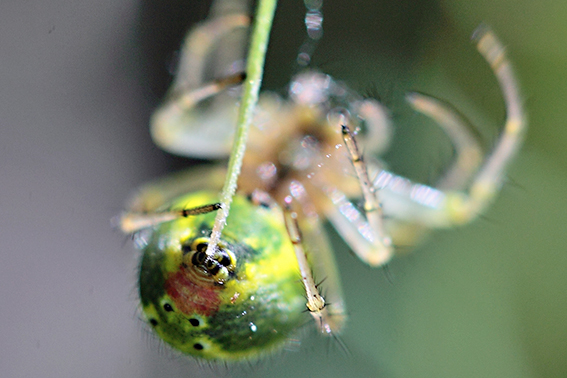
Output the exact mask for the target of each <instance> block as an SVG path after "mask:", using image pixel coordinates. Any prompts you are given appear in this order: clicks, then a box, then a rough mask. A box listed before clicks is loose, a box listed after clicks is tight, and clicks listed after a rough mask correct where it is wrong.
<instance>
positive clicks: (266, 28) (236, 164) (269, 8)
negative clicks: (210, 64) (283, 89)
mask: <svg viewBox="0 0 567 378" xmlns="http://www.w3.org/2000/svg"><path fill="white" fill-rule="evenodd" d="M276 4H277V0H260V1H259V4H258V7H257V10H256V18H255V19H254V27H253V29H252V35H251V37H250V50H249V52H248V58H247V60H246V81H245V82H244V88H243V92H242V99H241V102H240V109H239V111H238V123H237V126H236V135H235V139H234V144H233V145H232V151H231V154H230V159H229V161H228V171H227V174H226V179H225V182H224V187H223V189H222V193H221V201H220V202H221V205H222V208H221V209H220V210H218V212H217V216H216V218H215V224H214V226H213V230H212V233H211V238H210V241H209V246H208V247H207V255H209V256H212V255H213V254H214V251H215V249H216V245H217V243H218V242H219V240H220V236H221V233H222V230H223V228H224V226H225V225H226V218H227V217H228V214H229V212H230V204H231V202H232V198H233V197H234V193H235V192H236V184H237V181H238V176H239V175H240V169H241V167H242V159H243V157H244V152H245V151H246V141H247V139H248V130H249V128H250V124H251V123H252V117H253V115H254V109H255V107H256V103H257V102H258V95H259V92H260V86H261V84H262V77H263V74H264V62H265V60H266V51H267V49H268V41H269V39H270V31H271V29H272V23H273V20H274V13H275V10H276Z"/></svg>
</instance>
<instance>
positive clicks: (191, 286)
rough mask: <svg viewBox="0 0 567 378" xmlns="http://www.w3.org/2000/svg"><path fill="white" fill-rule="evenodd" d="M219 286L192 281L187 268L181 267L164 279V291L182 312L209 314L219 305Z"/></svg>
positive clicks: (187, 313) (215, 310)
mask: <svg viewBox="0 0 567 378" xmlns="http://www.w3.org/2000/svg"><path fill="white" fill-rule="evenodd" d="M220 289H221V288H220V287H215V286H213V285H210V286H203V282H193V281H192V280H191V277H190V275H189V274H188V272H187V269H185V268H181V269H180V270H179V271H178V272H177V273H175V274H172V275H170V276H169V278H168V279H167V280H166V281H165V291H166V292H167V294H168V295H169V296H170V297H171V299H172V300H173V302H175V306H176V307H177V308H178V309H179V310H180V311H181V312H183V313H184V314H186V315H192V314H194V313H197V314H200V315H203V316H211V315H213V314H214V313H215V312H217V311H218V308H219V306H220V302H221V300H220V298H219V290H220Z"/></svg>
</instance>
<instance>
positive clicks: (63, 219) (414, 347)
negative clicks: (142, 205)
mask: <svg viewBox="0 0 567 378" xmlns="http://www.w3.org/2000/svg"><path fill="white" fill-rule="evenodd" d="M162 3H164V4H162ZM187 3H191V2H187ZM191 5H194V4H192V3H191ZM182 6H183V4H182V2H181V1H171V2H167V3H165V2H157V1H156V2H150V1H146V2H142V3H140V2H137V1H134V0H114V1H109V0H103V1H97V2H92V1H85V0H75V1H65V0H48V1H37V0H36V1H13V0H6V1H2V2H1V4H0V96H1V98H0V214H1V217H0V243H1V246H0V256H1V262H0V376H2V377H196V376H214V375H219V374H220V375H224V376H231V375H236V376H246V377H250V376H273V377H279V376H282V377H283V376H295V377H313V376H321V377H342V376H361V377H372V376H379V377H514V378H518V377H565V376H567V362H566V359H565V355H566V354H567V353H566V352H567V346H566V344H567V323H566V321H565V319H566V318H567V316H566V314H567V299H566V296H565V291H566V289H567V274H565V270H566V264H567V248H566V247H565V245H566V243H565V240H566V236H565V234H566V232H565V231H566V229H565V227H566V224H567V215H566V213H567V200H566V196H565V192H566V187H567V168H566V164H565V163H566V162H567V149H565V147H564V146H565V145H566V143H567V128H566V127H565V121H564V118H565V117H564V114H563V109H564V108H565V103H566V91H567V64H566V63H567V49H566V48H565V46H567V27H566V24H565V22H564V20H566V19H567V6H566V5H565V3H564V2H562V1H559V0H545V1H539V2H532V1H527V0H521V1H511V0H508V1H505V0H500V1H475V2H470V1H466V0H458V1H439V2H438V1H432V0H431V1H422V2H414V1H394V0H390V1H366V2H338V1H327V2H325V16H326V19H325V36H324V39H323V41H322V42H321V45H320V46H319V48H318V50H317V54H316V57H315V65H316V66H318V67H319V68H320V69H321V70H324V71H325V72H328V73H331V74H333V75H334V76H335V77H338V78H340V79H343V80H345V81H347V82H348V83H349V85H351V86H353V87H354V88H356V89H358V90H360V91H361V92H364V91H368V92H372V93H379V94H380V95H381V97H382V98H383V100H384V102H385V103H386V104H388V105H389V106H390V107H391V109H392V110H393V114H394V118H395V121H396V123H397V125H398V129H397V134H396V135H397V137H398V139H397V140H396V142H395V144H394V148H393V150H392V151H391V152H389V153H388V155H387V158H388V160H389V161H390V162H391V164H392V166H393V167H394V168H396V169H397V170H398V171H400V172H402V173H404V174H408V175H410V176H411V177H414V178H417V179H423V180H426V179H427V178H428V177H429V176H430V175H432V174H435V173H436V172H438V171H439V169H440V168H439V167H440V166H442V164H443V163H444V162H446V160H447V158H448V156H450V153H449V152H448V148H447V146H446V145H444V146H438V143H435V142H433V140H434V139H437V138H438V137H439V134H438V130H436V129H435V128H434V127H433V126H432V125H431V124H429V123H427V122H426V121H425V120H424V119H423V118H421V117H418V116H415V115H413V114H412V113H411V112H409V111H408V110H407V107H406V106H405V105H404V103H403V101H402V96H403V93H404V91H405V90H407V89H419V90H421V91H423V92H426V93H431V94H433V95H436V96H438V97H441V98H445V99H449V100H450V101H451V102H452V103H453V104H455V105H456V106H458V107H459V108H460V109H461V110H462V111H463V112H464V113H465V114H467V116H469V117H470V118H471V119H472V120H473V121H474V123H475V124H481V125H483V128H482V129H481V134H482V135H483V136H484V139H485V140H486V141H487V145H490V144H491V143H492V142H493V141H494V137H495V135H497V127H498V125H499V123H498V122H499V121H500V120H501V119H502V114H503V107H502V104H501V102H500V96H499V93H498V89H497V87H496V84H495V81H494V79H493V78H492V77H491V75H490V71H489V70H488V69H487V68H486V66H485V65H484V64H483V62H482V59H481V58H479V57H478V56H477V54H476V52H475V51H474V48H473V47H472V46H471V45H470V43H469V42H468V40H469V35H470V34H471V32H472V30H474V28H475V27H476V25H478V24H479V23H480V22H481V21H485V22H487V23H489V24H490V25H492V27H493V28H494V29H495V30H496V31H497V32H498V34H499V36H500V37H501V39H502V40H504V41H505V42H506V43H507V45H508V47H509V52H510V54H511V56H512V59H513V60H514V62H515V63H516V67H517V71H518V73H519V76H520V77H521V80H522V83H523V87H524V93H525V94H526V100H527V104H526V105H527V107H528V108H529V113H530V119H531V125H530V127H531V128H530V131H529V135H528V141H527V144H526V147H525V148H524V149H523V152H522V154H521V156H520V157H519V158H518V160H517V162H516V163H515V164H514V166H513V168H512V170H511V173H510V177H511V184H510V185H507V186H506V187H505V188H504V191H503V193H502V195H501V196H500V198H499V200H498V201H497V202H496V203H495V205H494V206H493V208H492V209H491V210H490V212H489V213H488V214H487V215H486V217H485V218H483V219H479V220H478V221H477V222H475V223H474V224H473V225H471V226H469V227H466V228H462V229H459V230H455V231H447V232H440V233H436V234H435V235H434V236H433V237H432V238H431V240H430V241H429V243H428V244H426V245H424V246H422V247H420V248H418V250H416V251H414V253H411V254H407V255H404V256H400V257H399V258H397V259H396V260H395V261H394V262H393V263H392V264H391V265H390V274H391V278H390V279H388V277H387V276H386V275H385V274H384V273H383V272H382V271H381V270H371V269H369V268H367V267H365V266H363V264H361V263H360V262H358V261H357V260H356V259H355V258H353V257H352V256H351V255H350V254H349V253H348V252H347V249H346V248H345V247H344V245H342V244H341V242H340V241H338V240H335V239H333V241H334V242H335V243H334V244H336V245H339V246H340V248H337V255H338V260H339V264H340V265H341V273H342V277H343V280H344V286H345V293H346V295H347V304H348V306H349V309H350V322H349V325H348V329H347V330H346V331H345V333H344V337H343V340H344V343H345V344H346V345H347V346H348V348H349V350H350V356H345V355H344V353H343V352H341V349H340V347H338V346H337V345H336V344H333V343H329V342H328V341H325V340H321V339H319V338H317V337H313V336H311V337H307V338H306V341H305V342H304V345H303V346H302V347H301V349H299V351H291V352H283V353H281V354H277V355H275V356H274V357H271V358H268V359H267V361H265V362H261V363H258V364H252V366H237V367H232V368H228V369H226V368H222V367H216V368H212V369H211V368H210V367H200V366H198V364H196V363H195V362H194V361H192V360H190V359H187V358H182V357H177V356H175V354H173V353H171V352H168V351H167V348H163V347H161V346H160V344H159V343H158V342H156V341H155V340H153V338H152V337H151V336H148V335H147V333H146V332H145V328H144V327H143V325H142V324H141V322H140V321H139V320H138V315H137V312H136V308H137V307H136V306H137V303H136V290H135V282H136V271H135V270H136V269H135V268H136V259H137V255H136V253H135V251H134V250H133V248H132V246H131V245H130V243H128V242H127V238H125V237H124V236H123V235H121V234H120V233H117V232H114V231H113V230H112V229H111V228H110V222H109V220H110V218H111V217H112V216H114V215H115V214H117V213H118V212H119V211H120V210H121V209H122V205H123V202H124V199H125V198H126V197H127V195H128V194H129V193H130V191H131V190H132V189H134V188H135V187H136V186H137V185H139V184H140V183H142V182H144V181H147V180H150V179H151V178H154V177H156V176H158V175H162V174H165V173H167V171H169V170H172V169H175V168H178V167H180V166H182V165H183V164H185V160H182V159H179V158H172V157H169V156H168V155H167V154H165V153H163V152H161V151H160V150H158V149H157V148H156V147H154V146H153V145H152V143H151V140H150V139H149V136H148V131H147V130H148V129H147V120H148V116H149V114H150V113H151V110H152V109H153V107H155V106H156V104H157V102H158V101H159V98H160V97H161V95H162V94H163V91H164V90H165V88H166V86H167V80H168V74H167V69H166V68H167V62H168V59H171V54H172V52H173V50H174V49H176V48H177V47H178V44H179V41H180V39H181V37H182V33H183V30H184V29H185V28H186V27H188V26H189V24H190V23H191V22H193V21H195V20H198V19H201V18H203V17H204V16H205V15H206V9H207V4H206V3H199V4H197V5H196V6H193V7H192V9H188V7H185V8H183V7H182ZM189 8H190V7H189ZM303 12H304V9H303V5H302V4H301V2H299V1H297V2H285V4H283V2H282V5H281V8H280V9H279V10H278V13H277V19H276V25H275V29H274V33H273V45H272V47H271V49H270V55H269V58H268V65H267V72H266V79H267V85H268V86H270V87H271V88H273V89H282V88H283V87H284V85H285V83H286V82H287V81H288V80H289V76H290V75H291V74H292V72H293V69H294V66H293V63H292V62H293V59H294V56H295V54H296V51H297V47H298V46H299V44H300V43H301V42H302V40H303V38H304V31H303V30H302V17H303ZM168 20H169V21H168ZM278 64H279V65H278ZM420 146H421V147H422V148H421V149H420V148H418V147H420ZM431 167H433V168H431Z"/></svg>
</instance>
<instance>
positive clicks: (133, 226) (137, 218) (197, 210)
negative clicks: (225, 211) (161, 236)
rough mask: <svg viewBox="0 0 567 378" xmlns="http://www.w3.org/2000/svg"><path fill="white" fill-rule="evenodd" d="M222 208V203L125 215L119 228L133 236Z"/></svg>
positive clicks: (119, 223)
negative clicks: (134, 233)
mask: <svg viewBox="0 0 567 378" xmlns="http://www.w3.org/2000/svg"><path fill="white" fill-rule="evenodd" d="M220 208H221V204H220V203H213V204H209V205H203V206H199V207H193V208H190V209H182V210H169V211H158V212H153V213H124V214H122V215H121V216H120V219H119V220H118V226H119V227H120V230H122V232H124V233H125V234H131V233H133V232H137V231H140V230H142V229H144V228H148V227H152V226H157V225H158V224H160V223H163V222H170V221H172V220H175V219H179V218H187V217H190V216H195V215H201V214H207V213H211V212H213V211H216V210H218V209H220Z"/></svg>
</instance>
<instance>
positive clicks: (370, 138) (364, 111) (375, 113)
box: [354, 99, 392, 156]
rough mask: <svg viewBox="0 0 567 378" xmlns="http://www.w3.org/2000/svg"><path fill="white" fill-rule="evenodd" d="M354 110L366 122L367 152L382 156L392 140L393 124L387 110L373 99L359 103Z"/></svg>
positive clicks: (365, 143) (365, 140)
mask: <svg viewBox="0 0 567 378" xmlns="http://www.w3.org/2000/svg"><path fill="white" fill-rule="evenodd" d="M354 108H355V109H356V114H357V116H358V117H360V118H362V119H363V120H364V121H365V122H366V130H367V135H366V136H365V138H364V140H363V142H364V146H365V148H366V151H368V152H369V153H372V154H373V155H377V156H380V155H382V154H383V153H384V152H386V149H387V148H388V146H390V142H391V139H392V124H391V120H390V115H389V114H388V111H387V109H386V108H385V107H384V106H383V105H382V104H380V103H379V102H378V101H376V100H372V99H366V100H363V101H359V102H357V103H355V104H354Z"/></svg>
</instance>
